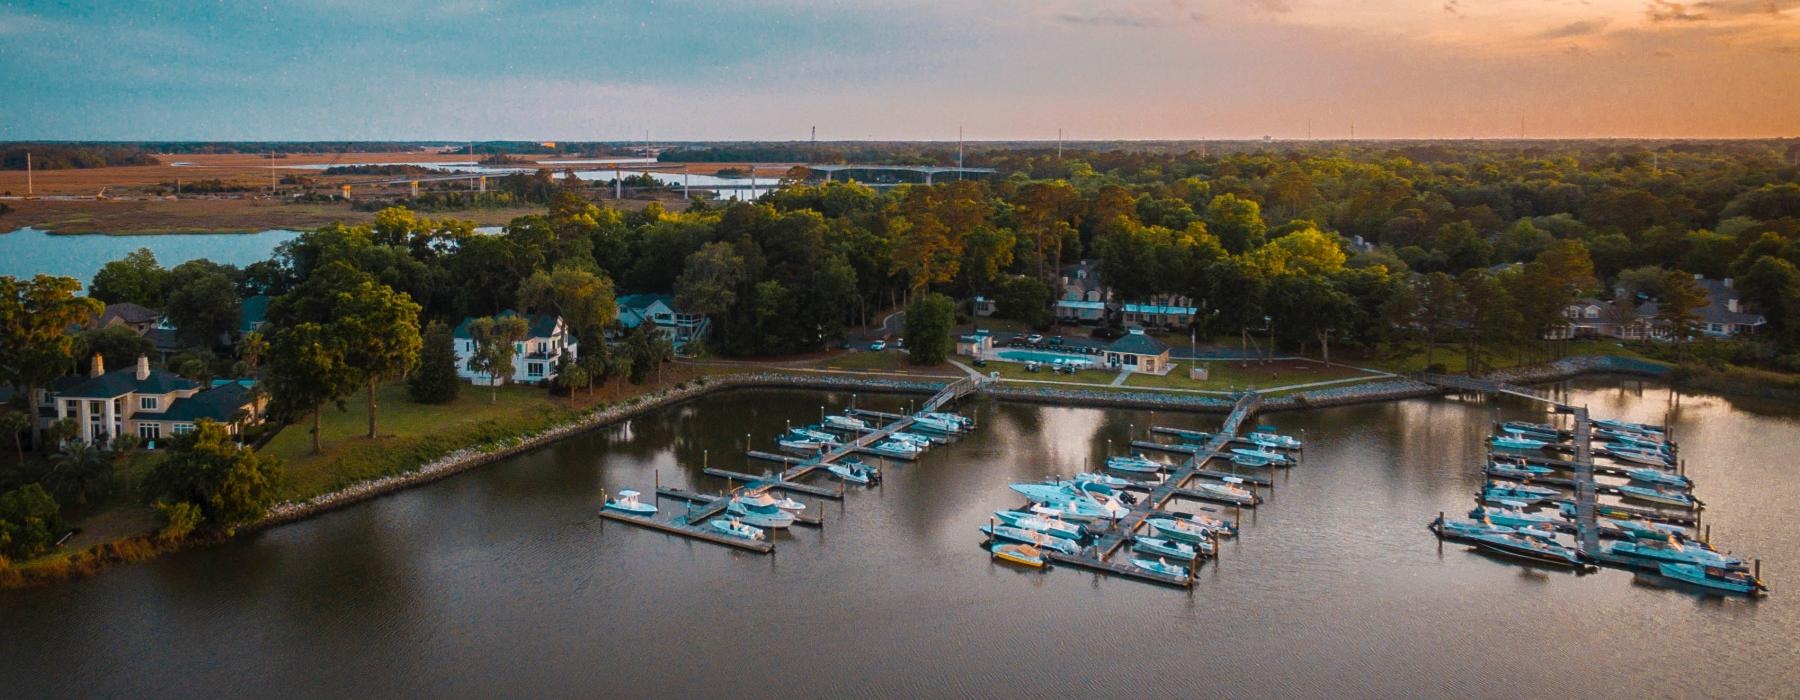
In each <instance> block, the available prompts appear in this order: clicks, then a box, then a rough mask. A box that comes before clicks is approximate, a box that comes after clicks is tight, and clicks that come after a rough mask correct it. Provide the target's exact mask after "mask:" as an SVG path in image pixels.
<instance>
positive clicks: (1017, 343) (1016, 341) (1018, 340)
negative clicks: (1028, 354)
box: [1006, 335, 1025, 348]
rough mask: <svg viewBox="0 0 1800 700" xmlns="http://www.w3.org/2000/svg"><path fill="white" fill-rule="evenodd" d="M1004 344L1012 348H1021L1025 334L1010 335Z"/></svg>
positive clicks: (1023, 344)
mask: <svg viewBox="0 0 1800 700" xmlns="http://www.w3.org/2000/svg"><path fill="white" fill-rule="evenodd" d="M1006 346H1007V347H1012V348H1022V347H1025V336H1022V335H1015V336H1013V337H1011V338H1007V339H1006Z"/></svg>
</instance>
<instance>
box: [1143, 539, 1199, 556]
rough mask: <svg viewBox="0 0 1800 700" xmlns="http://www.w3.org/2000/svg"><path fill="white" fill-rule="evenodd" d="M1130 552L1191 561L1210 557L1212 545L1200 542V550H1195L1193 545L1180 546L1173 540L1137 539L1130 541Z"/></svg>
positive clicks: (1180, 544)
mask: <svg viewBox="0 0 1800 700" xmlns="http://www.w3.org/2000/svg"><path fill="white" fill-rule="evenodd" d="M1131 551H1134V552H1143V553H1145V554H1155V555H1159V556H1164V557H1175V558H1176V559H1183V560H1192V559H1194V558H1195V557H1197V556H1200V555H1202V554H1205V555H1208V556H1210V555H1211V554H1212V543H1210V542H1201V543H1200V548H1199V549H1195V548H1194V546H1193V545H1189V544H1182V543H1180V542H1176V541H1174V540H1166V539H1162V538H1159V537H1139V538H1137V539H1134V540H1132V541H1131Z"/></svg>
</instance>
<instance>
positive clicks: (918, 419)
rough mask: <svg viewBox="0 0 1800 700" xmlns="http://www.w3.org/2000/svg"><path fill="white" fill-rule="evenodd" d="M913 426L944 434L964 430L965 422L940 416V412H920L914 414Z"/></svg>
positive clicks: (952, 433)
mask: <svg viewBox="0 0 1800 700" xmlns="http://www.w3.org/2000/svg"><path fill="white" fill-rule="evenodd" d="M913 426H915V427H917V428H918V429H920V430H924V431H926V432H932V433H942V434H944V435H954V434H956V433H960V432H962V430H963V424H962V423H959V422H956V421H953V420H948V419H946V418H942V417H939V415H938V414H931V413H920V414H918V415H916V416H913Z"/></svg>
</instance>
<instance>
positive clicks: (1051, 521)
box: [994, 508, 1087, 540]
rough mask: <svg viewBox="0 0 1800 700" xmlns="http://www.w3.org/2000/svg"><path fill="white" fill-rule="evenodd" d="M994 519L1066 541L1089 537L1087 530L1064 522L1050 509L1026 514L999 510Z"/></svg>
mask: <svg viewBox="0 0 1800 700" xmlns="http://www.w3.org/2000/svg"><path fill="white" fill-rule="evenodd" d="M994 517H995V518H997V519H999V521H1000V522H1001V523H1002V524H1005V525H1009V526H1012V527H1017V528H1024V529H1026V530H1033V531H1036V532H1042V533H1044V534H1046V535H1050V536H1052V537H1061V538H1063V539H1065V540H1079V539H1081V538H1082V537H1084V536H1086V535H1087V528H1084V527H1082V526H1080V525H1076V524H1074V523H1071V522H1067V521H1065V520H1063V519H1062V518H1060V517H1058V516H1057V513H1056V511H1054V510H1050V509H1048V508H1044V509H1042V512H1039V509H1036V508H1034V509H1032V510H1030V511H1024V512H1021V511H1016V510H997V511H994Z"/></svg>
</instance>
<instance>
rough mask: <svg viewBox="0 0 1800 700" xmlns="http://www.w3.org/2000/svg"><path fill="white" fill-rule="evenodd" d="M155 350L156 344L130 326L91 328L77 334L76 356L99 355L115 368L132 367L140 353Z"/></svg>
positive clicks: (148, 352)
mask: <svg viewBox="0 0 1800 700" xmlns="http://www.w3.org/2000/svg"><path fill="white" fill-rule="evenodd" d="M154 352H156V346H155V345H154V344H152V343H151V342H150V340H149V339H148V338H145V337H144V336H141V335H138V334H137V331H134V330H132V329H131V328H130V327H129V326H119V325H114V326H107V327H105V328H91V329H88V330H85V331H82V332H80V333H78V334H76V336H75V356H76V357H93V356H94V355H99V356H100V357H101V359H103V360H104V361H105V362H106V366H107V367H111V368H113V369H118V368H120V367H130V366H132V365H133V364H135V363H136V362H137V358H138V356H139V355H149V354H151V353H154Z"/></svg>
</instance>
